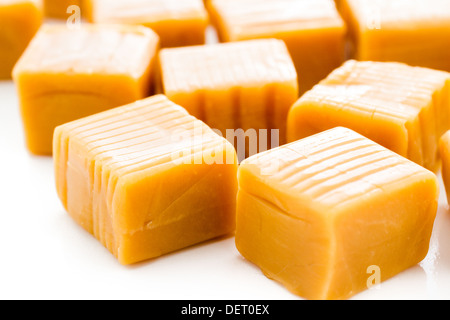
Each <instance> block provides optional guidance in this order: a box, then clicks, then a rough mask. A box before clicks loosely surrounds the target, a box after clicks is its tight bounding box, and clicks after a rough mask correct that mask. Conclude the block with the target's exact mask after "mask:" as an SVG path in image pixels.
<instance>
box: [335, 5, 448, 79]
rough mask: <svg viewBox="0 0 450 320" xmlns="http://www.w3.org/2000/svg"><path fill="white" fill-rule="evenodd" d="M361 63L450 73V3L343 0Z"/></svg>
mask: <svg viewBox="0 0 450 320" xmlns="http://www.w3.org/2000/svg"><path fill="white" fill-rule="evenodd" d="M341 12H342V15H343V17H344V19H345V20H346V21H347V23H348V26H349V31H350V35H351V40H352V47H353V48H352V50H351V51H352V55H353V57H354V58H355V59H357V60H367V61H397V62H404V63H407V64H409V65H413V66H421V67H427V68H433V69H439V70H444V71H449V72H450V41H449V40H448V39H450V1H447V0H395V1H392V0H377V1H373V0H341Z"/></svg>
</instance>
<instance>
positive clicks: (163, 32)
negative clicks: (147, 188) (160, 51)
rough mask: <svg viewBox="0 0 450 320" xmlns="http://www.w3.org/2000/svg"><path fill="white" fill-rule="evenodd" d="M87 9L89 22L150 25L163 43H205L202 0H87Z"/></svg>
mask: <svg viewBox="0 0 450 320" xmlns="http://www.w3.org/2000/svg"><path fill="white" fill-rule="evenodd" d="M86 10H87V13H86V15H87V16H88V20H89V21H91V22H95V23H126V24H141V25H144V26H146V27H149V28H151V29H153V30H154V31H155V32H156V33H157V34H158V35H159V37H160V38H161V46H162V47H181V46H187V45H197V44H204V43H205V32H206V28H207V26H208V22H209V20H208V13H207V12H206V10H205V7H204V5H203V2H202V1H201V0H182V1H180V0H127V1H123V0H86Z"/></svg>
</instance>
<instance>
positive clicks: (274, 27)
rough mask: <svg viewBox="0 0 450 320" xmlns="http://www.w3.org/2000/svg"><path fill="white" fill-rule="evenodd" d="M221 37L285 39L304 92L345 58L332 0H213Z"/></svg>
mask: <svg viewBox="0 0 450 320" xmlns="http://www.w3.org/2000/svg"><path fill="white" fill-rule="evenodd" d="M208 4H209V5H208V8H209V11H210V13H211V20H212V21H213V23H214V25H215V26H216V28H217V30H218V34H219V39H220V40H221V41H225V42H227V41H240V40H248V39H257V38H277V39H281V40H283V41H284V42H285V43H286V45H287V47H288V49H289V52H290V54H291V56H292V59H293V61H294V64H295V66H296V69H297V73H298V81H299V85H300V93H304V92H305V91H306V90H309V89H311V88H312V86H314V85H315V84H317V83H318V82H319V81H320V80H322V79H323V78H325V77H326V76H327V75H328V74H329V73H330V72H331V71H333V70H334V69H335V68H337V67H339V66H340V65H341V64H342V63H343V62H344V59H345V33H346V27H345V24H344V22H343V20H342V18H341V16H340V15H339V13H338V11H337V9H336V6H335V3H334V1H333V0H315V1H311V0H278V1H266V0H210V1H209V2H208Z"/></svg>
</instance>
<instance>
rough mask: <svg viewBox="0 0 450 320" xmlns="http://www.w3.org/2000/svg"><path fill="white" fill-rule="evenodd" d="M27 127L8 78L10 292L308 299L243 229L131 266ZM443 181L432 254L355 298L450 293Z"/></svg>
mask: <svg viewBox="0 0 450 320" xmlns="http://www.w3.org/2000/svg"><path fill="white" fill-rule="evenodd" d="M22 130H23V129H22V123H21V119H20V111H19V106H18V101H17V97H16V92H15V87H14V85H13V83H12V82H0V152H1V155H0V170H1V176H0V299H164V300H166V299H175V300H179V299H194V300H197V299H202V300H211V299H212V300H216V299H237V300H248V299H258V300H259V299H264V300H265V299H269V300H288V299H289V300H290V299H298V297H296V296H294V295H292V294H290V293H289V292H288V291H287V290H286V289H284V288H283V287H282V286H280V285H278V284H277V283H275V282H274V281H272V280H269V279H267V278H266V277H265V276H264V275H263V274H262V273H261V271H260V270H259V269H258V268H257V267H255V266H253V265H252V264H250V263H248V262H247V261H245V260H244V259H243V258H242V257H241V256H240V255H239V252H238V251H237V250H236V248H235V246H234V238H233V237H229V238H225V239H219V240H215V241H212V242H208V243H204V244H201V245H198V246H195V247H191V248H188V249H185V250H182V251H179V252H176V253H173V254H170V255H167V256H164V257H161V258H158V259H155V260H152V261H148V262H144V263H140V264H138V265H135V266H131V267H124V266H121V265H120V264H119V263H118V262H117V260H116V259H115V258H114V257H113V256H112V255H111V254H110V253H109V251H107V250H106V249H105V248H104V247H103V246H102V245H101V244H100V243H99V242H98V241H97V240H96V239H95V238H94V237H93V236H91V235H90V234H88V233H87V232H85V231H84V230H83V229H81V228H80V227H78V225H76V224H75V223H74V222H73V221H72V220H71V218H70V217H69V216H68V215H67V214H66V213H65V211H64V209H63V207H62V205H61V204H60V201H59V199H58V198H57V195H56V192H55V187H54V182H53V178H54V176H53V163H52V159H51V158H50V157H35V156H31V155H29V154H28V152H27V151H26V149H25V146H24V142H23V131H22ZM441 189H442V190H441V191H442V192H441V200H440V206H439V212H438V217H437V220H436V224H435V230H434V233H433V238H432V241H431V248H430V253H429V255H428V257H427V258H426V259H425V260H424V262H422V263H421V264H420V265H417V266H416V267H413V268H411V269H409V270H407V271H405V272H403V273H401V274H400V275H398V276H396V277H394V278H393V279H391V280H388V281H386V282H384V283H382V284H381V285H380V286H379V287H377V288H375V289H371V290H367V291H365V292H363V293H361V294H359V295H357V296H355V297H354V298H353V299H360V300H363V299H364V300H365V299H374V300H377V299H450V213H449V211H448V207H447V201H446V198H445V195H444V190H443V187H441Z"/></svg>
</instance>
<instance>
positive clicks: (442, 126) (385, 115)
mask: <svg viewBox="0 0 450 320" xmlns="http://www.w3.org/2000/svg"><path fill="white" fill-rule="evenodd" d="M449 106H450V73H447V72H444V71H438V70H433V69H427V68H422V67H411V66H408V65H406V64H402V63H394V62H370V61H355V60H350V61H348V62H346V63H345V64H344V65H343V66H342V67H340V68H338V69H336V70H335V71H334V72H332V73H331V74H330V75H329V76H328V77H327V78H326V79H325V80H323V81H321V82H320V84H318V85H316V86H315V87H314V88H313V89H311V90H310V91H308V92H307V93H305V94H304V95H303V96H302V97H301V98H300V99H299V100H298V101H297V102H296V103H295V104H294V106H293V107H292V108H291V110H290V113H289V117H288V140H289V142H293V141H295V140H298V139H302V138H305V137H307V136H310V135H313V134H316V133H319V132H321V131H324V130H328V129H332V128H334V127H336V126H343V127H347V128H350V129H352V130H355V131H357V132H358V133H360V134H362V135H364V136H366V137H368V138H369V139H372V140H374V141H375V142H377V143H379V144H381V145H383V146H384V147H386V148H388V149H390V150H392V151H394V152H396V153H398V154H400V155H401V156H404V157H406V158H408V159H410V160H412V161H414V162H416V163H417V164H420V165H422V166H424V167H426V168H427V169H430V170H432V171H437V170H438V167H439V152H438V141H439V138H440V137H441V136H442V135H443V134H444V133H445V132H446V131H447V130H449V129H450V108H449Z"/></svg>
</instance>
